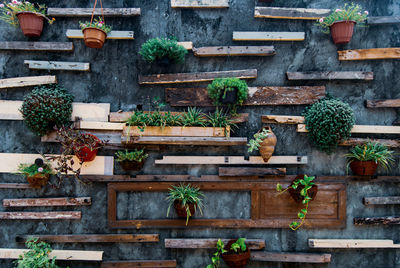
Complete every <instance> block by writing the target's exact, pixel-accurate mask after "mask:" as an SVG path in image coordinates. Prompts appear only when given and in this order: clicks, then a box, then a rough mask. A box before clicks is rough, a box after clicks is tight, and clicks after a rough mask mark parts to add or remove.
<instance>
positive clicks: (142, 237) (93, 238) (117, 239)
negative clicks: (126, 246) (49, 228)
mask: <svg viewBox="0 0 400 268" xmlns="http://www.w3.org/2000/svg"><path fill="white" fill-rule="evenodd" d="M32 236H33V237H37V238H39V240H40V241H45V242H48V243H148V242H159V241H160V237H159V236H160V235H158V234H80V235H36V234H35V235H19V236H16V237H15V241H16V242H18V243H25V241H26V240H27V238H28V237H32Z"/></svg>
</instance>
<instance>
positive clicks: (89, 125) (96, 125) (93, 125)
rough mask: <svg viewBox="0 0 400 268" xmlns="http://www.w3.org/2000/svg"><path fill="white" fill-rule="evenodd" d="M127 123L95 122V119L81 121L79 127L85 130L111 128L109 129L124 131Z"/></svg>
mask: <svg viewBox="0 0 400 268" xmlns="http://www.w3.org/2000/svg"><path fill="white" fill-rule="evenodd" d="M125 125H126V124H125V123H110V122H94V121H80V122H79V123H78V126H77V128H78V129H85V130H89V129H90V130H109V131H122V130H123V129H124V127H125Z"/></svg>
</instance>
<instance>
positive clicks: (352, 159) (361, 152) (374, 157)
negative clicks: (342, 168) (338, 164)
mask: <svg viewBox="0 0 400 268" xmlns="http://www.w3.org/2000/svg"><path fill="white" fill-rule="evenodd" d="M393 153H394V152H393V151H389V149H388V148H387V147H386V146H385V145H383V144H380V143H378V142H367V143H365V144H363V145H360V146H359V145H357V146H355V147H354V148H352V149H351V150H350V153H348V154H346V156H347V158H348V160H347V170H348V169H349V167H350V168H351V170H352V171H353V173H354V174H356V175H360V176H372V175H374V174H375V171H376V169H377V168H378V165H381V166H382V167H383V168H384V169H385V170H389V169H390V166H391V165H392V164H393V162H394V159H393Z"/></svg>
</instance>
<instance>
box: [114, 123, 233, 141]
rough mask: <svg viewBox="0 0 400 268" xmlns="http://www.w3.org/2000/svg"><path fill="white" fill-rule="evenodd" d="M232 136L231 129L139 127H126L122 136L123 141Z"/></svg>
mask: <svg viewBox="0 0 400 268" xmlns="http://www.w3.org/2000/svg"><path fill="white" fill-rule="evenodd" d="M229 135H230V127H229V126H228V127H226V128H222V127H181V126H176V127H169V126H167V127H151V126H148V127H146V128H145V129H144V130H143V129H140V128H139V127H137V126H131V127H129V126H124V129H123V132H122V136H123V139H127V140H128V139H129V138H128V137H132V138H133V137H145V136H150V137H197V138H200V137H201V138H203V137H223V138H228V137H229Z"/></svg>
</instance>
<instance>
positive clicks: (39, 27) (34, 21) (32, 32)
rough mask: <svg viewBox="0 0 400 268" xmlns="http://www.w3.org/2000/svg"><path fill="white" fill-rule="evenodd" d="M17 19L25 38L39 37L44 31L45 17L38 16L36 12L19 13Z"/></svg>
mask: <svg viewBox="0 0 400 268" xmlns="http://www.w3.org/2000/svg"><path fill="white" fill-rule="evenodd" d="M17 18H18V21H19V26H20V27H21V30H22V32H23V33H24V35H25V36H28V37H39V36H40V35H41V34H42V31H43V21H44V18H43V16H40V15H38V14H36V13H35V12H28V11H24V12H18V13H17Z"/></svg>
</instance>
